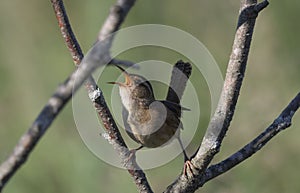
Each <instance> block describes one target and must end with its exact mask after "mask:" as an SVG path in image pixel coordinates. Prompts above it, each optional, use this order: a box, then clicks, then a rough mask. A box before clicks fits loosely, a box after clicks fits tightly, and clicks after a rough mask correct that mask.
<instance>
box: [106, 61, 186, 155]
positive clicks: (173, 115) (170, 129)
mask: <svg viewBox="0 0 300 193" xmlns="http://www.w3.org/2000/svg"><path fill="white" fill-rule="evenodd" d="M117 67H118V68H119V69H120V70H121V71H122V72H123V74H124V76H125V82H124V83H122V82H109V83H110V84H117V85H119V93H120V97H121V101H122V104H123V111H122V116H123V122H124V125H125V129H126V132H127V134H128V135H129V136H130V137H131V138H132V139H133V140H134V141H136V142H137V143H139V144H140V145H141V146H140V147H139V148H137V149H135V150H134V151H137V150H139V149H141V148H142V147H148V148H156V147H160V146H163V145H165V144H167V143H168V142H170V141H171V139H173V138H177V139H178V141H179V143H180V146H181V148H182V150H183V153H184V159H185V161H187V160H189V159H188V156H187V154H186V152H185V150H184V147H183V144H182V142H181V140H180V128H182V123H181V121H180V117H181V112H182V110H188V109H186V108H183V107H181V105H180V98H181V97H182V95H183V92H184V89H185V86H186V82H187V80H188V78H189V76H190V74H191V65H190V64H189V63H184V62H182V61H178V62H177V63H176V64H175V66H174V68H173V72H172V78H171V82H170V86H169V91H168V95H167V100H164V101H159V100H156V99H155V97H154V92H153V89H152V86H151V84H150V82H149V81H148V80H147V79H145V78H144V77H143V76H140V75H137V74H129V73H128V72H126V71H125V70H124V69H123V68H121V67H119V66H117Z"/></svg>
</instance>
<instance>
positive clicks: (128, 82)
mask: <svg viewBox="0 0 300 193" xmlns="http://www.w3.org/2000/svg"><path fill="white" fill-rule="evenodd" d="M115 66H116V67H117V68H119V69H120V70H121V71H122V72H123V74H124V76H125V82H124V83H122V82H108V84H117V85H119V86H128V85H130V84H131V78H130V76H129V73H128V72H126V70H125V69H123V68H122V67H121V66H118V65H115Z"/></svg>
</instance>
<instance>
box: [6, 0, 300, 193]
mask: <svg viewBox="0 0 300 193" xmlns="http://www.w3.org/2000/svg"><path fill="white" fill-rule="evenodd" d="M113 2H114V1H105V0H101V1H96V0H87V1H78V0H77V1H75V0H74V1H65V5H66V9H67V11H68V13H69V18H70V21H71V24H72V26H73V28H74V31H75V34H76V35H77V38H78V39H79V42H80V44H81V46H82V48H83V50H84V51H85V52H86V51H87V50H88V48H89V47H90V46H91V45H92V44H93V42H94V41H95V38H96V35H97V33H98V30H99V28H100V26H101V24H102V22H103V21H104V19H105V17H106V15H107V14H108V12H109V7H110V5H112V4H113ZM270 3H271V4H270V5H269V7H268V8H267V9H266V10H264V11H263V12H262V13H261V14H260V15H259V17H258V20H257V25H256V28H255V33H254V36H253V42H252V47H251V51H250V56H249V62H248V67H247V72H246V77H245V81H244V84H243V87H242V91H241V95H240V99H239V102H238V105H237V109H236V113H235V117H234V119H233V122H232V124H231V127H230V130H229V132H228V135H227V137H226V138H225V140H224V145H223V146H222V153H220V154H219V155H218V156H217V158H216V159H217V160H222V159H223V158H225V157H226V156H228V155H230V154H231V153H233V152H234V151H236V150H237V149H239V148H240V147H242V146H243V145H244V144H245V143H246V142H249V141H250V140H251V139H252V138H253V137H255V136H256V135H257V134H258V133H260V132H261V131H262V130H263V129H264V128H266V127H267V126H268V125H269V124H270V123H271V122H272V121H273V119H274V118H275V117H276V116H277V115H278V114H279V112H280V111H281V110H282V109H283V108H284V106H285V105H286V104H287V103H288V102H289V100H290V99H291V98H292V97H294V96H295V94H296V93H297V92H298V91H299V89H300V86H299V82H300V76H299V73H300V63H299V52H300V49H299V44H300V39H299V34H300V25H299V24H298V23H297V22H296V21H297V19H298V18H299V17H300V13H299V10H298V9H299V6H300V2H299V1H296V0H294V1H289V2H285V1H271V2H270ZM238 9H239V2H238V1H233V0H230V1H205V2H204V1H196V0H192V1H179V0H165V1H159V0H152V1H137V3H136V5H135V7H134V8H133V9H132V11H131V12H130V13H129V15H128V18H127V20H126V21H125V23H124V24H123V27H126V26H131V25H137V24H145V23H157V24H165V25H171V26H175V27H178V28H180V29H182V30H185V31H187V32H189V33H191V34H192V35H193V36H195V37H196V38H198V39H199V40H200V41H202V42H203V43H204V44H205V45H206V46H207V48H208V49H209V50H210V52H211V53H212V54H213V56H214V57H215V59H216V60H217V62H218V64H219V66H220V68H221V69H222V72H223V74H225V69H226V65H227V61H228V58H229V54H230V52H231V45H232V40H233V37H234V31H235V28H236V22H237V14H238ZM0 37H1V43H0V141H1V143H0V161H3V160H4V159H5V158H6V156H7V155H8V154H9V153H10V152H11V150H12V148H13V146H14V145H15V143H16V142H17V141H18V139H19V137H20V136H21V134H22V133H24V132H25V131H26V129H27V128H28V127H29V126H30V124H31V123H32V121H33V120H34V118H35V117H36V115H37V114H38V113H39V111H40V109H41V108H42V106H43V105H44V104H45V102H46V101H47V99H48V97H49V96H50V95H51V93H52V92H53V91H54V89H55V87H56V86H57V85H58V84H59V83H60V82H63V81H64V79H65V78H66V77H67V76H68V75H69V74H70V73H71V72H72V71H73V70H74V66H73V63H72V60H71V57H70V54H69V53H68V50H67V49H66V48H65V45H64V43H63V39H62V37H61V35H60V32H59V29H58V26H57V23H56V19H55V16H54V14H53V11H52V7H51V4H50V1H39V0H32V1H20V0H19V1H18V0H15V1H2V2H1V6H0ZM149 49H150V50H151V51H149ZM122 57H123V58H124V59H128V60H133V61H142V60H145V59H156V60H166V61H168V62H172V61H176V60H178V59H180V58H177V57H178V56H177V55H176V54H168V52H167V51H162V50H161V49H155V48H148V50H147V49H144V50H138V49H136V50H133V51H132V52H130V53H128V54H126V53H125V54H123V55H122ZM197 78H198V77H194V76H192V81H194V82H197ZM106 81H111V80H106ZM201 81H203V80H201ZM100 86H101V87H103V89H104V92H105V91H106V93H105V96H106V98H109V96H110V93H109V92H110V90H109V88H110V87H109V86H107V85H105V84H104V83H100ZM202 87H203V93H201V92H200V94H201V96H202V95H203V98H204V99H203V100H204V101H209V99H208V97H209V94H208V93H207V92H208V91H207V88H205V86H202ZM200 90H201V89H200ZM209 108H210V107H209V106H207V107H206V106H205V105H204V106H203V107H201V113H202V114H204V117H206V118H204V119H203V120H201V123H200V126H199V132H198V135H199V136H198V137H196V138H197V139H198V140H199V139H201V136H202V135H203V132H204V128H205V126H207V122H208V117H209V113H210V112H209ZM205 114H207V115H206V116H205ZM299 116H300V114H299V113H297V114H296V116H295V119H294V121H293V126H292V127H291V128H289V129H288V130H287V131H284V132H283V133H281V134H280V135H279V136H277V137H276V138H275V139H274V140H272V142H271V143H270V144H268V145H267V146H266V147H265V148H264V149H263V150H261V151H260V152H258V153H257V154H256V155H255V156H253V157H251V158H250V159H249V160H247V161H246V162H245V163H243V164H241V165H239V166H238V167H236V168H234V169H233V170H231V171H230V172H228V173H227V174H225V175H223V176H221V177H218V178H217V179H215V180H213V181H211V182H209V183H208V184H206V185H205V186H204V187H203V189H202V191H203V192H222V193H226V192H230V193H235V192H236V193H252V192H260V193H271V192H272V193H273V192H278V193H279V192H300V184H299V183H298V180H297V179H299V176H300V175H299V173H298V172H297V171H298V170H299V169H300V165H299V163H300V154H299V145H300V143H299V139H298V138H299V137H298V136H299V135H300V130H299V127H300V121H299V120H300V119H299ZM185 130H188V128H186V129H185ZM198 143H199V141H198V142H197V140H194V141H193V144H191V145H190V146H189V148H188V153H190V154H191V153H192V152H193V151H195V148H196V146H197V145H198ZM182 159H183V158H182V157H178V159H176V160H174V161H172V162H171V163H169V164H167V165H165V166H163V167H160V168H156V169H153V170H149V171H146V172H147V175H148V177H149V180H150V183H151V184H152V186H153V188H154V190H155V191H156V192H161V191H162V190H163V189H164V188H165V187H166V185H167V184H169V183H170V182H172V180H173V179H174V178H175V176H176V175H178V174H179V173H180V171H181V167H182ZM135 191H136V189H135V185H134V184H133V182H132V180H131V178H130V177H129V175H128V174H127V172H126V171H124V170H121V169H117V168H114V167H112V166H110V165H107V164H105V163H104V162H102V161H101V160H99V159H97V158H96V157H95V156H94V155H93V154H92V153H90V152H89V150H88V149H87V148H86V147H85V145H84V143H83V142H82V141H81V138H80V136H79V135H78V132H77V130H76V127H75V124H74V121H73V117H72V108H71V105H70V104H69V105H68V106H67V107H66V108H65V109H64V111H63V112H62V113H61V114H60V116H59V117H58V118H57V120H55V122H54V123H53V125H52V126H51V128H50V129H49V131H47V133H46V134H45V136H44V137H43V138H42V140H41V141H40V142H39V144H38V146H37V147H36V148H35V150H34V152H33V153H32V154H31V156H30V157H29V159H28V161H27V163H26V164H25V165H24V166H23V167H22V168H21V169H20V170H19V171H18V172H17V174H16V175H15V176H14V177H13V178H12V179H11V181H10V182H9V183H8V185H7V187H6V188H5V190H4V192H7V193H9V192H24V193H25V192H28V193H29V192H30V193H34V192H43V193H52V192H57V193H60V192H61V193H65V192H72V193H83V192H135ZM199 192H200V191H199Z"/></svg>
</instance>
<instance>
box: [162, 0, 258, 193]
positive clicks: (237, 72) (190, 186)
mask: <svg viewBox="0 0 300 193" xmlns="http://www.w3.org/2000/svg"><path fill="white" fill-rule="evenodd" d="M256 5H257V1H256V0H241V7H240V13H239V20H238V24H237V30H236V34H235V39H234V43H233V48H232V52H231V56H230V60H229V62H228V67H227V72H226V77H225V81H224V86H223V90H222V93H221V97H220V100H219V103H218V106H217V109H216V111H215V113H214V115H213V117H212V119H211V121H210V123H209V126H208V128H207V131H206V133H205V136H204V138H203V141H202V144H201V146H200V148H199V150H198V151H197V153H196V155H195V157H194V158H193V159H192V160H191V163H192V166H193V167H191V171H190V172H188V174H187V175H183V174H181V175H180V176H179V177H178V178H177V179H176V180H175V181H174V182H173V183H172V184H171V185H170V186H169V187H168V188H167V190H166V192H194V191H195V190H196V189H197V188H198V187H200V186H201V185H202V184H201V181H202V178H203V174H204V172H205V171H206V169H207V167H208V165H209V164H210V162H211V160H212V159H213V157H214V156H215V155H216V154H217V153H218V152H219V149H220V146H221V143H222V141H223V138H224V137H225V134H226V132H227V130H228V127H229V124H230V122H231V120H232V117H233V114H234V110H235V106H236V103H237V99H238V96H239V91H240V88H241V85H242V81H243V78H244V74H245V69H246V64H247V59H248V54H249V50H250V43H251V39H252V34H253V29H254V25H255V21H256V17H257V15H258V13H259V12H258V10H257V8H256ZM261 10H262V9H261ZM261 10H259V11H261Z"/></svg>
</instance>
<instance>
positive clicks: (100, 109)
mask: <svg viewBox="0 0 300 193" xmlns="http://www.w3.org/2000/svg"><path fill="white" fill-rule="evenodd" d="M51 2H52V4H53V8H54V11H55V15H56V18H57V20H58V24H59V27H60V29H61V33H62V37H63V38H64V39H65V42H66V45H67V47H68V48H69V51H70V53H71V55H72V58H73V59H74V58H76V59H77V58H80V57H81V58H82V56H83V53H82V52H81V48H80V46H79V44H78V41H77V40H76V38H75V36H74V33H73V31H72V28H71V25H70V23H69V20H68V16H67V13H66V11H65V9H64V5H63V2H62V1H61V0H51ZM134 2H135V1H133V0H125V1H124V0H121V1H120V0H119V1H117V3H116V5H114V6H113V7H112V8H111V11H110V14H109V16H108V17H107V19H106V21H105V23H104V25H103V26H102V28H101V30H100V33H99V34H100V35H99V36H98V42H102V43H103V42H104V44H105V45H106V46H107V47H108V50H109V49H110V47H111V44H112V42H111V41H113V36H114V33H115V32H116V31H117V30H118V29H119V27H120V25H121V24H122V22H123V20H124V18H125V17H126V15H127V13H128V12H129V10H130V8H131V7H132V6H133V4H134ZM74 63H75V64H76V65H78V64H77V60H74ZM110 63H111V64H112V63H114V64H116V63H118V64H122V65H126V66H133V65H134V63H132V62H130V61H124V60H117V59H111V60H110ZM85 87H86V90H87V92H88V94H89V96H90V99H91V100H92V103H93V105H94V108H95V109H96V111H97V113H98V115H99V117H100V118H101V121H102V123H103V125H104V127H105V129H106V131H107V132H108V135H105V136H106V137H105V138H106V139H108V141H109V142H110V144H111V145H112V146H113V147H114V149H115V150H116V151H117V152H118V154H119V156H120V157H121V160H123V162H124V163H125V162H126V167H127V168H128V172H129V173H130V174H131V176H132V177H133V179H134V181H135V183H136V185H137V188H138V190H139V191H140V192H152V190H151V187H150V185H149V183H148V181H147V179H146V175H145V173H144V172H143V171H142V170H141V168H140V167H139V166H138V165H137V163H136V161H135V160H134V159H129V156H130V153H129V150H128V148H127V146H126V144H125V142H124V140H123V138H122V136H121V134H120V132H119V129H118V127H117V125H116V123H115V121H114V119H113V117H112V115H111V112H110V110H109V108H108V106H107V104H106V102H105V99H104V96H103V94H102V91H101V89H100V88H99V87H98V86H97V84H96V82H95V80H94V79H93V77H91V76H90V77H89V78H88V79H87V81H86V82H85ZM125 160H126V161H125Z"/></svg>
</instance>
